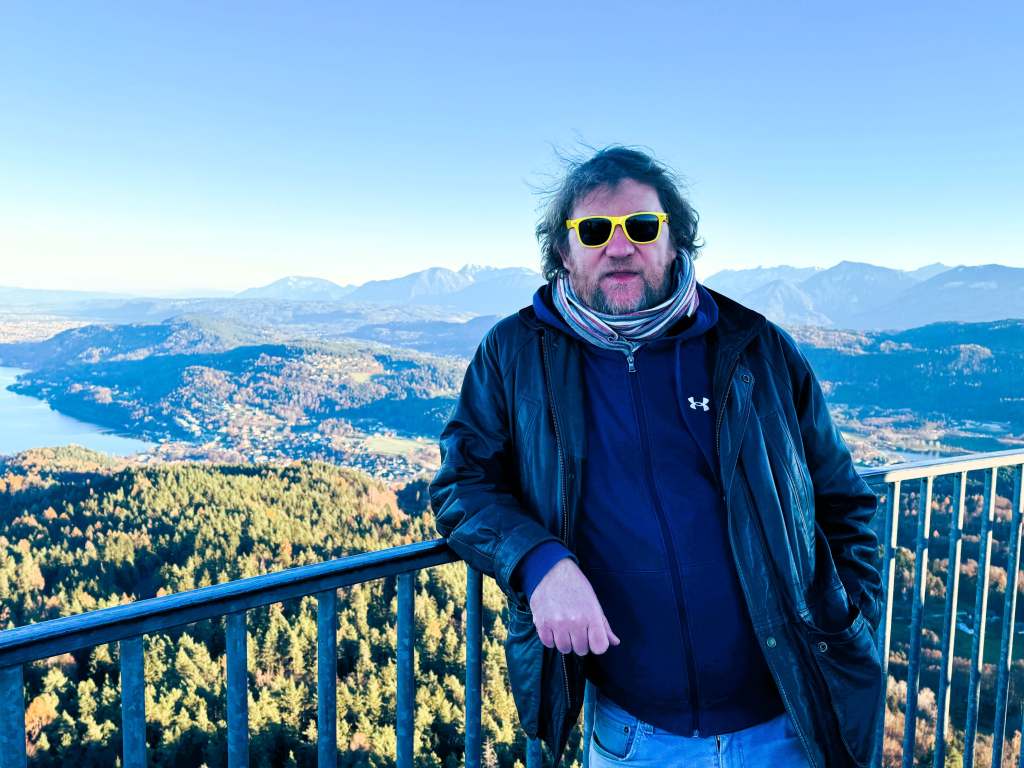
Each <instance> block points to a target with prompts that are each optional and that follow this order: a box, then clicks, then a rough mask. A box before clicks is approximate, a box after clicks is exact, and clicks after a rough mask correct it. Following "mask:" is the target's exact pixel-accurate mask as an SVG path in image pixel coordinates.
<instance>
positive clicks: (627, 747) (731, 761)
mask: <svg viewBox="0 0 1024 768" xmlns="http://www.w3.org/2000/svg"><path fill="white" fill-rule="evenodd" d="M588 685H589V683H588ZM587 758H588V763H589V768H608V767H610V766H621V765H630V766H650V768H675V767H676V766H679V768H682V766H686V768H760V766H765V768H799V767H800V766H804V767H806V766H808V765H809V763H808V762H807V756H806V755H805V754H804V751H803V747H801V745H800V737H799V736H797V733H796V729H794V728H793V724H792V722H791V721H790V719H789V715H788V714H786V713H785V712H783V713H782V714H781V715H778V716H777V717H774V718H772V719H771V720H768V721H766V722H764V723H759V724H757V725H753V726H751V727H749V728H744V729H742V730H739V731H733V732H732V733H723V734H721V735H719V736H704V737H692V736H680V735H679V734H676V733H671V732H669V731H666V730H664V729H663V728H657V727H656V726H653V725H651V724H650V723H645V722H644V721H643V720H640V719H638V718H636V717H634V716H633V715H631V714H629V713H628V712H627V711H626V710H624V709H623V708H622V707H620V706H619V705H618V704H616V703H615V702H613V701H612V700H611V699H609V698H607V697H605V696H603V695H602V694H601V692H600V691H595V706H594V730H593V733H592V734H591V739H590V750H589V752H588V755H587Z"/></svg>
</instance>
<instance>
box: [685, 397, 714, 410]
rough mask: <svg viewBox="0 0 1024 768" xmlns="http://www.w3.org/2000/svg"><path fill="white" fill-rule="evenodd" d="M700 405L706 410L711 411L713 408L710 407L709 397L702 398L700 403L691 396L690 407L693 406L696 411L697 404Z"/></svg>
mask: <svg viewBox="0 0 1024 768" xmlns="http://www.w3.org/2000/svg"><path fill="white" fill-rule="evenodd" d="M698 405H699V406H700V407H701V408H703V409H704V410H705V411H709V410H711V409H710V408H708V399H707V398H706V397H702V398H701V399H700V402H699V403H698V402H697V401H696V400H694V399H693V398H692V397H691V398H690V407H691V408H693V410H695V411H696V410H697V406H698Z"/></svg>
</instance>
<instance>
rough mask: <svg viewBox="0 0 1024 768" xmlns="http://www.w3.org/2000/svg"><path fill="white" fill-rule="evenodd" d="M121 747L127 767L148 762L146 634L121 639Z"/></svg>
mask: <svg viewBox="0 0 1024 768" xmlns="http://www.w3.org/2000/svg"><path fill="white" fill-rule="evenodd" d="M120 655H121V746H122V749H123V751H124V768H145V765H146V676H145V668H144V661H143V652H142V635H139V636H137V637H130V638H128V639H127V640H122V641H121V642H120Z"/></svg>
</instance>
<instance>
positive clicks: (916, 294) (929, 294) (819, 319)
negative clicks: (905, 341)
mask: <svg viewBox="0 0 1024 768" xmlns="http://www.w3.org/2000/svg"><path fill="white" fill-rule="evenodd" d="M704 282H705V285H707V286H709V287H711V288H714V289H715V290H717V291H719V292H720V293H724V294H725V295H727V296H729V297H730V298H733V299H735V300H737V301H739V302H740V303H741V304H745V305H746V306H748V307H750V308H752V309H756V310H757V311H758V312H761V313H762V314H764V315H765V316H766V317H768V318H769V319H771V320H774V321H775V322H777V323H779V324H780V325H785V326H790V327H796V326H806V325H810V326H819V327H824V328H847V329H852V330H899V329H905V328H913V327H917V326H921V325H927V324H929V323H936V322H942V321H949V320H955V321H961V322H986V321H994V320H1004V319H1008V318H1021V317H1024V269H1020V268H1015V267H1006V266H1002V265H999V264H983V265H979V266H972V267H965V266H959V267H948V266H946V265H944V264H930V265H928V266H927V267H922V268H921V269H917V270H913V271H903V270H899V269H890V268H888V267H879V266H876V265H874V264H866V263H863V262H856V261H841V262H839V263H838V264H836V265H835V266H834V267H830V268H829V269H814V270H810V271H808V270H798V269H794V268H792V267H775V268H770V269H762V268H758V269H746V270H723V271H722V272H718V273H716V274H714V275H712V276H711V277H709V278H708V279H707V280H705V281H704Z"/></svg>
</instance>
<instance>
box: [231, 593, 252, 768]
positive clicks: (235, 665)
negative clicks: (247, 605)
mask: <svg viewBox="0 0 1024 768" xmlns="http://www.w3.org/2000/svg"><path fill="white" fill-rule="evenodd" d="M245 616H246V614H245V611H240V612H238V613H229V614H228V617H227V638H226V640H227V665H228V691H227V693H228V768H248V765H249V661H248V657H249V653H248V647H247V644H246V631H245Z"/></svg>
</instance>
